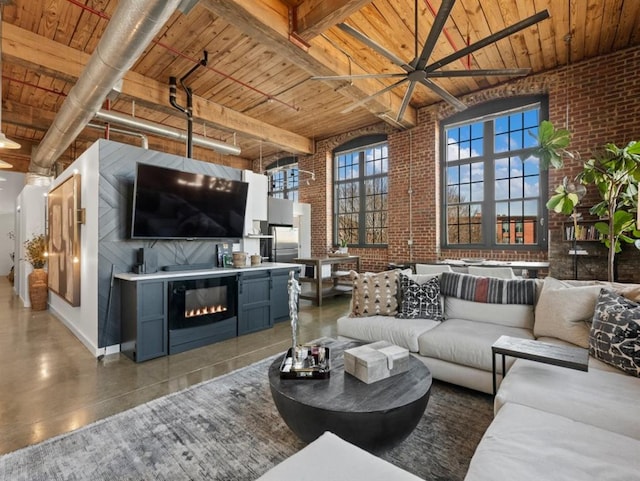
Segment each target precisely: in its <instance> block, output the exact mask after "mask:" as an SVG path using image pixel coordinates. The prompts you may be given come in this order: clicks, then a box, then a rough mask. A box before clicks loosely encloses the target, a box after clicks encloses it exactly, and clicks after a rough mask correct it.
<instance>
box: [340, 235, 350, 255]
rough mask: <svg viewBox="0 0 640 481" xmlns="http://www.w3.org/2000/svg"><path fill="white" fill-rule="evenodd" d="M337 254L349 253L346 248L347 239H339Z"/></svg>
mask: <svg viewBox="0 0 640 481" xmlns="http://www.w3.org/2000/svg"><path fill="white" fill-rule="evenodd" d="M338 252H339V253H340V254H348V253H349V247H348V246H347V239H345V238H344V237H343V238H342V239H340V245H339V247H338Z"/></svg>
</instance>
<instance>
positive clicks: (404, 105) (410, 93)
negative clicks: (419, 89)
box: [396, 80, 416, 122]
mask: <svg viewBox="0 0 640 481" xmlns="http://www.w3.org/2000/svg"><path fill="white" fill-rule="evenodd" d="M415 88H416V81H415V80H412V81H411V82H409V86H408V87H407V91H406V92H405V93H404V97H403V98H402V104H401V105H400V110H398V115H397V116H396V122H400V121H401V120H402V117H403V116H404V111H405V110H407V106H408V105H409V101H410V100H411V97H412V96H413V89H415Z"/></svg>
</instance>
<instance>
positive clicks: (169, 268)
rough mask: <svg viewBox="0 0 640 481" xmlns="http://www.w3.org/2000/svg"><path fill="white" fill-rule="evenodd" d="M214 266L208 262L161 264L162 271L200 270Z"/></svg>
mask: <svg viewBox="0 0 640 481" xmlns="http://www.w3.org/2000/svg"><path fill="white" fill-rule="evenodd" d="M213 268H215V266H214V265H213V264H210V263H206V262H205V263H203V264H177V265H173V266H163V267H162V270H163V271H200V270H208V269H213Z"/></svg>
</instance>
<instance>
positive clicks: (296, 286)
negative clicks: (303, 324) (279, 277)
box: [289, 271, 301, 364]
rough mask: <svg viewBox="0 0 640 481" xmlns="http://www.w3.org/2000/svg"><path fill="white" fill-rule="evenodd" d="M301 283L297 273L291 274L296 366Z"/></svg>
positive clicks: (291, 315)
mask: <svg viewBox="0 0 640 481" xmlns="http://www.w3.org/2000/svg"><path fill="white" fill-rule="evenodd" d="M300 290H301V289H300V283H299V282H298V280H297V279H296V276H295V272H294V271H290V272H289V318H290V319H291V336H292V346H291V347H292V349H291V354H292V356H293V357H294V359H293V361H294V364H295V362H296V360H297V359H296V358H297V355H296V354H297V346H298V298H299V297H300Z"/></svg>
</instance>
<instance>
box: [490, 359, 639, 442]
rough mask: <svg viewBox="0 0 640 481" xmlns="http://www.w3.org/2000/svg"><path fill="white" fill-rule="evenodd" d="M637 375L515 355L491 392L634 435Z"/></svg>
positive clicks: (499, 399) (500, 401)
mask: <svg viewBox="0 0 640 481" xmlns="http://www.w3.org/2000/svg"><path fill="white" fill-rule="evenodd" d="M639 399H640V379H638V378H637V377H634V376H629V375H627V374H625V373H623V372H622V371H617V372H612V371H603V370H601V369H590V370H589V371H588V372H584V371H576V370H574V369H567V368H564V367H560V366H552V365H549V364H542V363H539V362H534V361H526V360H524V359H518V360H516V362H515V363H514V364H513V366H512V367H511V369H509V373H508V374H507V376H506V377H505V379H504V380H503V381H502V384H501V385H500V389H499V390H498V394H497V395H496V397H495V401H494V407H495V411H496V412H498V411H499V410H500V409H502V406H504V405H505V404H507V403H518V404H524V405H527V406H530V407H533V408H536V409H540V410H542V411H547V412H550V413H554V414H558V415H561V416H565V417H567V418H570V419H573V420H574V421H579V422H583V423H586V424H592V425H594V426H597V427H599V428H602V429H607V430H609V431H614V432H617V433H619V434H624V435H625V436H629V437H632V438H634V439H638V440H640V417H638V400H639Z"/></svg>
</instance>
